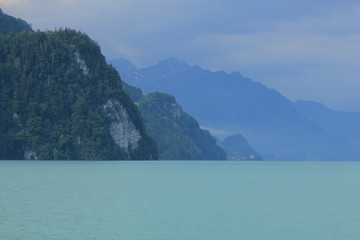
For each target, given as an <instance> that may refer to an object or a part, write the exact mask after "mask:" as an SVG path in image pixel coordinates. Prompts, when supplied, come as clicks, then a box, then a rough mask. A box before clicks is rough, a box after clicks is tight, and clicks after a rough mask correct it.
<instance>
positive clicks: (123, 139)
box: [103, 100, 141, 150]
mask: <svg viewBox="0 0 360 240" xmlns="http://www.w3.org/2000/svg"><path fill="white" fill-rule="evenodd" d="M103 108H104V109H105V110H106V111H107V113H108V115H109V116H110V117H111V118H112V120H113V121H112V123H111V124H110V134H111V136H112V137H113V139H114V141H115V143H116V144H117V145H118V146H119V147H121V148H123V149H125V150H128V149H129V148H131V149H136V148H138V146H139V141H140V139H141V134H140V131H139V130H138V129H136V127H135V125H134V123H133V122H132V121H131V119H130V116H129V114H128V113H127V111H126V109H125V107H124V106H123V105H122V104H121V103H120V102H119V101H116V100H108V101H107V102H106V104H104V105H103Z"/></svg>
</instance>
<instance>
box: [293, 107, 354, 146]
mask: <svg viewBox="0 0 360 240" xmlns="http://www.w3.org/2000/svg"><path fill="white" fill-rule="evenodd" d="M294 106H295V108H296V109H297V111H298V112H299V113H300V114H301V115H302V116H304V117H306V118H308V119H310V120H311V121H313V122H315V123H316V124H317V125H319V126H320V127H321V128H323V129H324V130H326V131H327V132H329V133H331V134H332V135H334V136H337V137H339V138H343V139H347V140H349V141H350V142H351V143H353V144H354V145H357V146H360V127H359V124H360V112H347V111H335V110H333V109H330V108H328V107H326V106H325V105H323V104H321V103H317V102H310V101H296V102H294Z"/></svg>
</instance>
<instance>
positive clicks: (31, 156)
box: [24, 150, 38, 160]
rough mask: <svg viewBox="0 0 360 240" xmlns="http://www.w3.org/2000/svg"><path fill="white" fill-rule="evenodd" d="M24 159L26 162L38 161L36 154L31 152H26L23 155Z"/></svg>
mask: <svg viewBox="0 0 360 240" xmlns="http://www.w3.org/2000/svg"><path fill="white" fill-rule="evenodd" d="M24 158H25V159H26V160H38V156H37V153H36V152H34V151H31V150H27V151H25V153H24Z"/></svg>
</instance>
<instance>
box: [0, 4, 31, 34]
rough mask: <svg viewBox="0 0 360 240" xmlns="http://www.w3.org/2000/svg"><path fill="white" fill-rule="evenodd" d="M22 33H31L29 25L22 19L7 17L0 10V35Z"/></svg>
mask: <svg viewBox="0 0 360 240" xmlns="http://www.w3.org/2000/svg"><path fill="white" fill-rule="evenodd" d="M22 31H30V32H31V31H32V28H31V26H30V24H28V23H27V22H25V21H24V20H22V19H19V18H15V17H12V16H9V15H7V14H5V13H3V11H2V10H1V8H0V34H4V35H6V34H10V33H18V32H22Z"/></svg>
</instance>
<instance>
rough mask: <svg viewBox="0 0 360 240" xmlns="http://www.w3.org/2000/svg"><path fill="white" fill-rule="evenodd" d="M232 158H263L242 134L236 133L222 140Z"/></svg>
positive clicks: (229, 156) (229, 157)
mask: <svg viewBox="0 0 360 240" xmlns="http://www.w3.org/2000/svg"><path fill="white" fill-rule="evenodd" d="M219 144H220V146H221V147H222V148H223V149H224V150H225V152H226V154H227V156H228V159H230V160H262V159H261V157H260V156H259V154H258V153H257V152H256V151H255V150H254V149H253V148H252V147H251V146H250V145H249V143H248V141H247V140H246V138H245V137H243V136H242V135H241V134H235V135H232V136H229V137H227V138H225V139H224V141H222V142H220V141H219Z"/></svg>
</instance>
